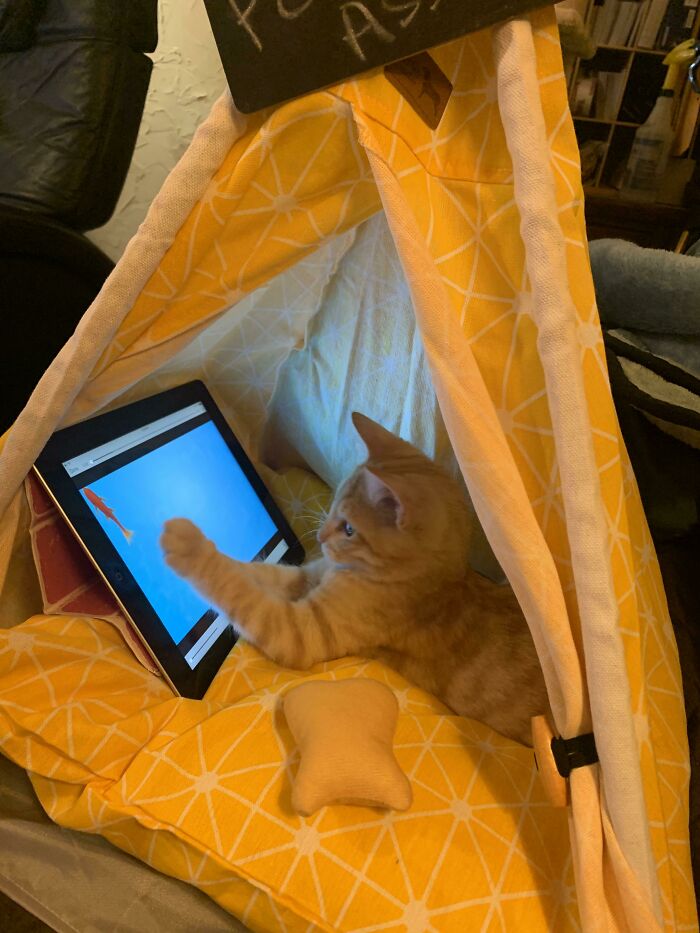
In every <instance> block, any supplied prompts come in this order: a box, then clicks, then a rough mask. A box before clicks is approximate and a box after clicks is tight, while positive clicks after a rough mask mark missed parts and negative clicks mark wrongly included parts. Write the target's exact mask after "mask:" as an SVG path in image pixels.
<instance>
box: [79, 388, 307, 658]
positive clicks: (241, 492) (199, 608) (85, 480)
mask: <svg viewBox="0 0 700 933" xmlns="http://www.w3.org/2000/svg"><path fill="white" fill-rule="evenodd" d="M63 466H64V468H65V470H66V472H67V473H68V475H69V476H70V477H71V480H72V482H73V483H75V485H76V487H77V489H78V490H79V491H80V493H81V495H82V496H83V498H84V499H85V501H86V502H87V504H88V506H89V508H90V510H91V512H92V513H93V515H94V516H95V518H96V519H97V521H98V522H99V524H100V526H101V528H102V529H103V531H104V532H105V534H106V535H107V536H108V537H109V540H110V541H111V543H112V545H113V546H114V548H115V549H116V550H117V552H118V553H119V556H120V557H121V559H122V560H123V562H124V564H125V565H126V567H127V568H128V569H129V571H130V572H131V574H132V575H133V577H134V579H135V580H136V582H137V583H138V585H139V587H140V588H141V590H142V591H143V593H144V594H145V596H146V598H147V599H148V601H149V602H150V604H151V605H152V607H153V608H154V610H155V611H156V613H157V614H158V616H159V617H160V620H161V621H162V623H163V625H164V627H165V629H166V630H167V632H168V635H169V636H170V638H171V639H172V641H173V643H174V644H175V646H176V647H177V649H178V651H179V652H180V654H181V655H182V657H183V658H184V660H185V661H186V663H187V665H188V666H189V667H190V669H194V668H195V667H196V666H197V664H199V663H200V661H201V660H202V659H203V658H204V657H205V656H206V654H207V653H208V652H209V650H210V649H211V648H212V646H213V645H214V643H215V642H216V641H217V639H218V638H219V637H220V636H221V635H222V634H223V632H224V631H225V630H226V629H227V627H228V625H229V622H228V619H226V617H225V616H223V615H221V614H220V613H219V612H218V610H217V609H215V608H214V607H213V606H210V605H209V604H208V603H207V602H206V601H205V600H204V599H203V598H202V597H201V596H200V595H199V594H198V593H197V592H196V591H195V589H194V588H193V587H192V586H191V585H190V584H189V583H188V582H187V581H186V580H183V579H182V578H181V577H179V576H178V575H177V574H176V573H175V572H174V571H173V570H171V569H170V567H168V565H167V564H166V563H165V560H164V557H163V552H162V550H161V547H160V543H159V540H160V536H161V534H162V531H163V524H164V523H165V522H166V521H167V520H168V519H170V518H189V519H190V520H191V521H192V522H194V523H195V524H196V525H197V526H198V527H199V528H201V530H202V531H203V533H204V534H205V535H206V536H207V538H209V539H211V540H212V541H213V542H214V543H215V544H216V546H217V547H218V549H219V550H220V551H222V552H223V553H224V554H228V555H230V556H231V557H234V558H236V559H237V560H241V561H252V560H256V559H258V560H267V561H270V562H274V563H276V562H278V561H279V560H280V559H281V558H282V557H283V556H284V554H285V553H286V551H287V549H288V545H287V543H286V542H285V540H284V538H283V536H282V534H281V533H280V532H279V531H278V528H277V525H276V524H275V522H274V521H273V519H272V517H271V516H270V514H269V512H268V511H267V509H266V507H265V505H264V504H263V503H262V502H261V500H260V498H259V497H258V494H257V493H256V491H255V489H254V488H253V486H252V485H251V483H250V482H249V480H248V478H247V477H246V474H245V473H244V472H243V470H242V469H241V467H240V466H239V465H238V463H237V462H236V459H235V457H234V456H233V454H232V452H231V450H230V448H229V446H228V445H227V444H226V442H225V441H224V439H223V438H222V436H221V434H220V433H219V430H218V428H217V427H216V425H215V424H214V423H213V421H212V420H211V417H210V416H209V414H208V412H207V410H206V408H205V407H204V405H203V404H202V403H201V402H195V403H194V404H191V405H187V406H186V407H183V408H182V409H180V410H179V411H175V412H172V413H171V414H168V415H166V416H165V417H162V418H158V419H156V420H154V421H152V422H151V423H149V424H146V425H143V426H141V427H139V428H138V429H136V430H133V431H130V432H128V433H125V434H123V435H121V436H119V437H115V438H114V439H112V440H110V441H108V442H107V443H104V444H101V445H99V446H96V447H94V448H92V449H90V450H86V451H85V452H84V453H81V454H79V455H77V456H74V457H71V458H70V459H67V460H64V461H63Z"/></svg>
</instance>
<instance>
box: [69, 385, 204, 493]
mask: <svg viewBox="0 0 700 933" xmlns="http://www.w3.org/2000/svg"><path fill="white" fill-rule="evenodd" d="M206 413H207V410H206V408H205V407H204V405H203V404H202V403H201V402H195V403H194V404H192V405H188V406H187V408H183V409H181V410H180V411H175V412H173V413H172V414H171V415H167V416H166V417H165V418H158V420H157V421H152V422H151V423H150V424H145V425H144V426H143V427H142V428H137V429H136V430H135V431H129V433H128V434H123V435H122V436H121V437H115V438H114V440H112V441H109V443H107V444H101V445H100V446H99V447H94V448H93V449H92V450H87V451H85V453H83V454H79V455H78V456H77V457H72V458H71V459H70V460H64V462H63V466H64V468H65V470H66V472H67V473H68V475H69V476H71V477H75V476H78V475H79V474H80V473H84V472H85V471H86V470H92V469H94V467H96V466H99V465H100V464H101V463H104V462H105V461H107V460H111V459H112V457H116V456H117V455H119V454H123V453H125V452H126V451H127V450H130V449H131V448H132V447H137V446H138V445H140V444H144V443H146V442H147V441H149V440H151V439H152V438H154V437H157V436H158V435H159V434H163V433H165V431H170V430H171V429H172V428H176V427H178V426H179V425H181V424H184V423H185V422H187V421H191V420H192V419H193V418H199V417H200V416H201V415H205V414H206Z"/></svg>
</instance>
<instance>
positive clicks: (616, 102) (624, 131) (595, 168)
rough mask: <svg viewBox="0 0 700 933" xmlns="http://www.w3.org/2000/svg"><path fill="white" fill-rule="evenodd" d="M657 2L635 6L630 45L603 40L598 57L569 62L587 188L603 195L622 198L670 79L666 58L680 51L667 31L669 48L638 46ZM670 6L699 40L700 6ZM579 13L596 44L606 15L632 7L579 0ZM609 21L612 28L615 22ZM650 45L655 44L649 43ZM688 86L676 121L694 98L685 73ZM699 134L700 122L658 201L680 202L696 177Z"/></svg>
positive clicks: (663, 34)
mask: <svg viewBox="0 0 700 933" xmlns="http://www.w3.org/2000/svg"><path fill="white" fill-rule="evenodd" d="M654 2H658V0H640V2H639V3H636V4H632V6H633V7H634V9H633V13H634V15H635V16H636V20H631V25H630V28H629V32H628V41H629V42H630V44H629V45H624V44H619V43H612V42H611V43H609V44H608V43H606V42H601V41H600V40H599V39H598V46H597V51H596V53H595V55H594V56H593V57H592V58H589V59H587V60H583V59H580V58H576V59H573V60H571V61H570V62H569V63H568V68H567V74H568V79H569V81H568V87H569V102H570V106H571V110H572V115H573V121H574V127H575V130H576V137H577V139H578V144H579V149H580V151H581V163H582V174H583V181H584V186H585V188H586V189H587V190H588V191H590V192H591V193H595V194H596V195H599V196H603V195H605V196H608V197H618V198H619V197H620V194H619V188H620V185H621V183H622V177H623V174H624V170H625V166H626V164H627V159H628V157H629V153H630V151H631V148H632V142H633V140H634V134H635V132H636V130H637V128H638V127H639V126H640V125H641V124H642V123H644V121H645V120H646V119H647V117H648V116H649V114H650V113H651V110H652V108H653V106H654V103H655V101H656V98H657V97H658V94H659V91H660V89H661V86H662V84H663V82H664V79H665V76H666V66H665V65H664V64H663V59H664V57H665V56H666V54H667V52H668V51H669V48H671V47H672V46H673V45H675V44H676V43H675V42H674V41H673V39H672V38H671V35H670V34H669V32H668V31H667V30H666V29H663V30H660V31H659V33H658V34H657V44H658V43H660V42H663V41H664V40H665V41H666V44H667V47H664V48H658V47H657V48H646V47H641V46H639V45H638V44H636V43H635V41H634V40H635V39H636V38H638V37H639V36H640V35H641V27H642V26H643V24H644V19H645V17H646V16H648V15H649V9H650V7H651V4H652V3H654ZM691 2H692V0H691ZM671 3H680V4H681V6H682V7H683V9H684V10H685V12H686V20H685V27H686V32H687V33H690V34H692V35H694V36H697V35H698V29H699V27H700V7H698V6H697V5H694V6H689V5H688V4H687V3H686V0H668V6H670V5H671ZM608 4H609V5H610V6H608ZM580 6H581V8H582V15H583V18H584V22H585V23H586V26H587V28H588V29H589V31H590V32H591V34H592V35H593V37H594V38H596V28H598V29H599V27H600V17H601V15H606V16H609V15H610V14H611V13H615V12H616V11H618V10H619V9H620V8H622V7H630V4H629V3H625V2H622V0H604V2H603V3H601V2H596V0H581V4H580ZM618 15H619V13H618ZM610 19H611V21H612V17H610ZM691 22H692V25H690V24H691ZM596 24H598V25H597V26H596ZM678 41H680V39H679V40H678ZM645 44H646V45H650V44H652V42H650V41H649V40H648V38H647V41H646V43H645ZM682 81H683V83H682V84H680V83H679V87H678V88H677V103H676V119H677V120H678V119H679V117H680V116H681V115H682V114H683V113H684V108H686V107H687V106H688V105H689V104H690V100H689V97H690V93H691V92H690V88H689V86H688V82H687V79H686V75H685V74H684V75H683V76H682ZM698 135H699V134H698V126H697V121H696V125H695V130H694V132H693V134H692V137H691V141H690V144H689V146H688V147H687V149H686V151H685V152H684V153H683V155H684V157H685V158H683V159H672V160H671V163H670V165H669V171H668V173H667V175H668V178H667V179H666V180H665V183H664V186H663V187H662V190H661V192H660V195H659V200H662V201H666V202H668V203H680V201H681V199H682V197H683V190H684V188H685V183H686V182H687V180H688V179H689V178H690V175H691V174H692V167H693V161H694V160H698V159H700V139H699V138H698Z"/></svg>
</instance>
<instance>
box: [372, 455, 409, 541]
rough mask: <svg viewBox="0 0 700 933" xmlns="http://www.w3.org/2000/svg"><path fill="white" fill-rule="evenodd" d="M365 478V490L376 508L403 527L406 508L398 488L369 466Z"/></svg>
mask: <svg viewBox="0 0 700 933" xmlns="http://www.w3.org/2000/svg"><path fill="white" fill-rule="evenodd" d="M364 478H365V490H366V492H367V496H368V497H369V501H370V502H371V503H372V505H373V506H374V508H375V509H376V510H377V512H379V513H381V514H382V515H386V516H387V517H388V518H389V519H390V520H391V521H392V523H393V524H395V525H396V526H397V527H398V528H401V527H402V526H403V525H404V524H405V522H406V510H405V508H404V505H403V503H402V501H401V497H400V496H399V495H398V494H397V492H396V489H395V488H392V486H390V485H389V483H387V482H386V480H384V479H383V478H382V477H381V476H380V475H379V474H378V473H375V472H374V470H369V469H368V468H367V467H365V469H364Z"/></svg>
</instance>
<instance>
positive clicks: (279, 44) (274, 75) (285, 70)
mask: <svg viewBox="0 0 700 933" xmlns="http://www.w3.org/2000/svg"><path fill="white" fill-rule="evenodd" d="M550 2H551V0H204V3H205V5H206V8H207V12H208V13H209V18H210V20H211V24H212V29H213V31H214V36H215V38H216V42H217V45H218V47H219V52H220V53H221V60H222V62H223V65H224V70H225V71H226V77H227V78H228V83H229V85H230V87H231V94H232V96H233V100H234V102H235V104H236V106H237V107H238V108H239V110H241V111H242V112H243V113H253V112H254V111H256V110H260V109H261V108H263V107H268V106H270V105H271V104H277V103H281V102H282V101H284V100H290V99H292V98H294V97H299V96H300V95H302V94H306V93H308V92H309V91H312V90H318V89H320V88H323V87H330V86H332V85H334V84H337V83H338V82H339V81H344V80H346V79H347V78H350V77H353V76H355V75H358V74H361V73H362V72H364V71H367V70H368V69H369V68H377V67H380V66H385V65H388V64H390V63H392V62H398V61H402V60H404V59H406V58H409V57H411V56H412V55H416V54H418V53H419V52H422V51H425V50H426V49H430V48H434V47H435V46H439V45H442V44H444V43H446V42H449V41H451V40H453V39H456V38H457V37H458V36H463V35H465V34H466V33H469V32H472V31H474V30H477V29H483V28H484V27H486V26H490V25H492V24H493V23H497V22H499V21H500V20H504V19H507V18H508V17H511V16H516V15H518V14H522V13H524V12H526V11H529V10H532V9H535V8H536V7H538V6H545V5H547V4H548V3H550ZM0 6H2V0H0ZM401 80H406V76H405V75H404V76H403V78H402V79H401ZM413 85H415V86H416V87H418V77H416V79H415V80H413ZM421 87H422V85H421ZM419 99H420V101H421V102H420V104H419V106H420V107H421V109H422V110H423V111H425V113H426V114H427V113H428V112H429V113H430V114H433V113H434V112H435V113H437V112H438V111H439V109H440V108H439V107H438V108H437V111H436V110H435V107H433V105H432V103H431V102H430V101H429V99H428V93H427V91H425V90H424V91H423V93H422V94H420V95H418V96H417V97H416V100H419ZM429 119H430V120H431V121H432V116H430V117H429Z"/></svg>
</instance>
